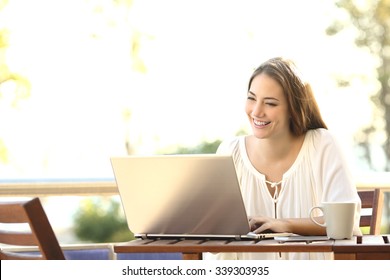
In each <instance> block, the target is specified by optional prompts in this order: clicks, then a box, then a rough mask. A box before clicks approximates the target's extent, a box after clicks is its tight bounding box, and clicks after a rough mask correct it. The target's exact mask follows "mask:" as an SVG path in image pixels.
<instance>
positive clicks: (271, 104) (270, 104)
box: [265, 103, 277, 107]
mask: <svg viewBox="0 0 390 280" xmlns="http://www.w3.org/2000/svg"><path fill="white" fill-rule="evenodd" d="M265 104H266V105H268V106H271V107H275V106H276V105H277V104H276V103H265Z"/></svg>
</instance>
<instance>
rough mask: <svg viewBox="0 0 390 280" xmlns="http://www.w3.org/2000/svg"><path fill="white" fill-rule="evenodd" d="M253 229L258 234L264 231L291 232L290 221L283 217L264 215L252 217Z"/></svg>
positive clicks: (250, 224)
mask: <svg viewBox="0 0 390 280" xmlns="http://www.w3.org/2000/svg"><path fill="white" fill-rule="evenodd" d="M249 226H250V228H251V231H252V232H254V233H256V234H258V233H264V232H291V230H290V228H289V223H288V222H287V221H286V220H283V219H273V218H269V217H264V216H257V217H250V218H249Z"/></svg>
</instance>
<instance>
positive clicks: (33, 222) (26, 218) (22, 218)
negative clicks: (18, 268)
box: [0, 198, 65, 260]
mask: <svg viewBox="0 0 390 280" xmlns="http://www.w3.org/2000/svg"><path fill="white" fill-rule="evenodd" d="M0 223H9V224H11V223H12V224H15V225H16V224H28V225H29V228H30V231H25V230H12V231H10V230H1V229H0V246H1V247H2V248H1V250H0V259H2V260H7V259H9V260H11V259H12V260H34V259H38V260H39V259H47V260H64V259H65V257H64V254H63V251H62V249H61V247H60V245H59V243H58V240H57V238H56V236H55V234H54V231H53V229H52V227H51V225H50V222H49V220H48V218H47V216H46V213H45V211H44V209H43V207H42V204H41V201H40V200H39V198H33V199H31V200H29V201H23V202H0ZM19 228H20V227H19ZM3 245H5V246H3ZM7 245H16V246H37V247H38V250H39V251H40V255H39V254H38V255H33V254H26V253H17V252H14V251H12V250H10V249H8V250H7Z"/></svg>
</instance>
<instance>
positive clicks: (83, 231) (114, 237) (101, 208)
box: [74, 198, 134, 243]
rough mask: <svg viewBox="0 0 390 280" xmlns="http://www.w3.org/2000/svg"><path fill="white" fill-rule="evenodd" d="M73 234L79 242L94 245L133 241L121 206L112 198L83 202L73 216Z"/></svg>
mask: <svg viewBox="0 0 390 280" xmlns="http://www.w3.org/2000/svg"><path fill="white" fill-rule="evenodd" d="M74 232H75V234H76V236H77V237H78V238H79V239H80V240H83V241H88V242H95V243H104V242H123V241H129V240H131V239H134V235H133V234H132V233H131V232H130V230H129V228H128V226H127V222H126V219H125V217H124V215H123V212H122V207H121V204H120V203H119V202H118V201H116V200H114V199H112V198H97V199H91V198H89V199H86V200H84V201H83V202H82V203H81V205H80V208H79V209H78V210H77V212H76V213H75V216H74Z"/></svg>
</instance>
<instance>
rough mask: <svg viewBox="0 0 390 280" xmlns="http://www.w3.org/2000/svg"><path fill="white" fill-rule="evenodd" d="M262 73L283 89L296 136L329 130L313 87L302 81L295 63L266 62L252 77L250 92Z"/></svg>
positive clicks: (288, 61)
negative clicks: (313, 130) (253, 82)
mask: <svg viewBox="0 0 390 280" xmlns="http://www.w3.org/2000/svg"><path fill="white" fill-rule="evenodd" d="M261 73H264V74H266V75H268V76H269V77H271V78H273V79H274V80H276V81H277V82H278V83H279V84H280V86H281V87H282V88H283V92H284V95H285V96H286V99H287V103H288V109H289V113H290V116H291V120H290V129H291V132H292V133H293V134H294V135H296V136H299V135H302V134H304V133H306V132H307V131H308V130H309V129H316V128H325V129H327V126H326V124H325V122H324V121H323V119H322V117H321V113H320V110H319V107H318V104H317V101H316V100H315V98H314V94H313V91H312V89H311V86H310V85H309V84H308V83H305V82H304V81H303V80H302V78H301V77H300V74H299V72H298V69H297V68H296V66H295V64H294V62H293V61H291V60H288V59H285V58H282V57H276V58H272V59H269V60H267V61H265V62H264V63H263V64H261V65H260V66H259V67H258V68H257V69H256V70H255V71H254V72H253V74H252V76H251V77H250V79H249V85H248V91H249V89H250V86H251V84H252V81H253V79H254V78H255V77H256V76H258V75H260V74H261Z"/></svg>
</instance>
